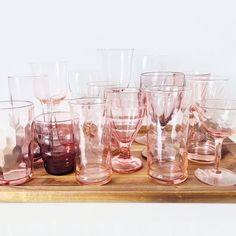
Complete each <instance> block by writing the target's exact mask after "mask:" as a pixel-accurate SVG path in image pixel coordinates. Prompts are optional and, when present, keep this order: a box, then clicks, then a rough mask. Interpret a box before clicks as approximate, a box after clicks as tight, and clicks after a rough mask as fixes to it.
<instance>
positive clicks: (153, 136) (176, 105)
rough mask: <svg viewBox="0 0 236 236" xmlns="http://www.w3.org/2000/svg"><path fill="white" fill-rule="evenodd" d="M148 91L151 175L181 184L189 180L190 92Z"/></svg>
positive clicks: (166, 88) (171, 89)
mask: <svg viewBox="0 0 236 236" xmlns="http://www.w3.org/2000/svg"><path fill="white" fill-rule="evenodd" d="M145 91H146V96H147V116H148V132H147V163H148V174H149V176H150V177H152V178H153V179H155V180H156V181H158V182H159V183H162V184H179V183H182V182H183V181H185V180H186V179H187V177H188V171H187V164H188V159H187V149H186V141H187V134H188V121H189V105H190V103H189V99H190V92H191V91H190V90H189V89H187V88H183V87H178V86H168V85H167V86H164V85H163V86H161V87H154V88H149V89H147V90H145Z"/></svg>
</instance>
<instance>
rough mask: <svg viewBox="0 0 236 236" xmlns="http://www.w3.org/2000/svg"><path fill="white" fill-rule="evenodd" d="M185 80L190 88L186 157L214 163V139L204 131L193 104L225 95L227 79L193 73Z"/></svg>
mask: <svg viewBox="0 0 236 236" xmlns="http://www.w3.org/2000/svg"><path fill="white" fill-rule="evenodd" d="M186 81H187V85H188V86H189V87H190V88H191V89H192V96H191V107H190V117H189V118H190V124H189V134H188V141H187V149H188V159H189V160H191V161H193V162H197V163H201V164H210V163H214V161H215V144H214V139H213V137H212V136H211V135H209V134H208V133H207V132H206V131H205V129H204V127H203V125H202V123H201V121H200V119H199V116H198V113H197V112H196V110H195V109H194V106H195V104H196V103H197V102H198V101H200V100H201V101H202V102H204V101H205V100H206V99H215V98H222V97H225V95H226V87H227V82H228V79H227V78H226V77H222V76H214V75H210V74H194V75H186Z"/></svg>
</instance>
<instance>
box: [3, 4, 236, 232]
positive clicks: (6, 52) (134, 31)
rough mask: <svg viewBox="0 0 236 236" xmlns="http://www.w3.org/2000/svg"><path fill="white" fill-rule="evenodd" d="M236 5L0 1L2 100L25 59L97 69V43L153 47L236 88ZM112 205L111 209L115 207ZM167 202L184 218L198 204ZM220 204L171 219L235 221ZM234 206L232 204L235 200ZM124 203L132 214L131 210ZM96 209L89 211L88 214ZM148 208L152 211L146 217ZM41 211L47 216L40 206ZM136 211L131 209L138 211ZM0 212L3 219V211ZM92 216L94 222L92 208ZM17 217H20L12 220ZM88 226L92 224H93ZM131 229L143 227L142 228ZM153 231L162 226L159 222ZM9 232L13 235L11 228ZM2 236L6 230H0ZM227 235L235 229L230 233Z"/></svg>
mask: <svg viewBox="0 0 236 236" xmlns="http://www.w3.org/2000/svg"><path fill="white" fill-rule="evenodd" d="M235 9H236V2H235V1H234V0H231V1H230V0H224V1H223V0H219V1H217V0H212V1H211V0H195V1H193V0H178V1H176V0H173V1H170V0H163V1H160V0H140V1H139V0H133V1H131V0H117V1H112V0H84V1H82V0H74V1H73V0H38V1H35V0H7V1H3V0H0V79H1V85H0V99H6V98H8V91H7V75H10V74H15V73H24V72H27V70H28V68H27V62H29V61H37V60H41V61H43V60H56V59H59V60H60V59H66V60H68V61H72V62H74V63H76V64H78V65H79V67H80V68H81V69H84V68H86V69H89V68H94V67H96V63H95V60H94V58H95V49H97V48H130V47H132V48H135V49H136V50H137V51H139V50H140V51H142V50H149V51H151V50H153V51H155V52H156V53H158V54H165V55H168V58H169V62H168V63H170V65H171V66H173V67H175V68H176V69H178V70H181V69H183V70H195V71H196V70H198V71H211V72H213V73H218V74H227V75H229V76H230V77H231V84H232V86H231V87H232V88H234V87H235V85H236V70H235V65H236V14H235ZM22 206H23V205H22ZM161 206H162V207H163V206H164V205H161ZM228 206H230V205H228ZM65 207H66V205H65ZM109 207H111V208H109V209H112V205H109ZM149 207H150V205H149ZM158 207H159V205H155V209H156V211H157V212H158V209H159V210H160V211H161V210H162V211H163V212H165V210H164V209H160V208H158ZM166 207H167V208H166V209H167V212H168V214H170V215H171V214H177V213H178V212H179V213H180V216H177V217H178V219H179V218H182V215H185V216H186V215H188V214H189V215H190V216H191V215H192V210H193V209H194V206H192V208H191V207H188V208H186V207H185V208H181V209H179V208H176V207H175V210H174V211H173V212H172V210H171V208H170V207H168V205H167V206H166ZM221 207H222V208H221V210H222V209H223V210H224V211H223V212H222V211H220V213H219V214H217V213H216V212H215V211H212V212H211V210H210V213H209V212H208V214H209V215H207V216H208V219H205V218H204V219H202V218H201V214H199V217H195V218H193V217H190V218H189V221H187V222H186V219H187V218H188V217H185V218H183V219H184V220H183V221H185V222H180V221H174V218H175V217H172V218H171V219H172V220H173V222H172V224H174V226H176V225H177V224H181V223H182V227H185V225H186V224H190V225H193V227H194V226H195V227H196V228H195V229H194V230H193V231H191V230H189V231H188V233H189V234H188V235H199V234H198V233H197V232H198V231H197V230H196V229H198V224H200V223H203V224H204V225H205V228H207V227H206V223H205V220H212V222H214V220H216V222H217V223H219V224H218V226H219V225H220V223H223V222H224V219H231V218H230V217H231V216H233V215H232V214H231V215H227V209H229V208H226V206H224V205H222V206H221ZM232 207H234V209H235V206H232ZM90 208H91V207H90ZM0 209H3V210H4V211H8V209H9V212H8V213H9V214H14V208H13V207H10V208H8V207H6V205H4V207H3V206H1V207H0ZM31 209H35V214H37V207H35V208H31ZM58 209H59V208H58ZM70 209H71V208H70ZM74 209H75V210H76V211H77V212H73V208H72V209H71V210H72V212H70V214H71V216H70V217H73V222H75V217H77V214H83V213H84V212H86V208H84V207H82V208H79V206H78V205H77V206H76V207H75V208H74ZM113 209H114V212H116V211H117V206H116V205H114V206H113ZM118 209H119V208H118ZM123 209H124V208H123ZM125 209H127V211H128V210H129V211H131V212H132V208H131V209H130V208H125ZM125 209H124V213H123V214H124V216H125V215H126V212H125V211H126V210H125ZM137 209H141V210H140V216H141V217H142V220H143V221H137V222H138V225H137V227H138V226H139V225H140V224H141V222H145V223H148V222H149V219H148V218H149V217H150V218H151V219H152V220H154V219H155V217H156V215H155V211H151V210H149V211H148V212H145V211H144V210H143V208H141V207H140V205H138V206H136V210H137ZM176 209H179V210H176ZM200 209H201V211H202V214H203V215H204V214H206V212H207V211H208V210H209V209H208V210H207V208H206V207H205V206H201V208H200ZM231 209H232V208H231ZM21 210H23V207H22V209H21ZM92 210H93V209H90V211H91V212H92ZM45 211H47V210H46V209H45ZM55 212H56V211H55ZM67 213H68V212H67ZM110 213H111V211H110ZM146 213H147V214H148V215H145V214H146ZM22 214H24V210H23V213H22ZM25 214H27V212H25ZM40 214H42V215H43V213H42V212H41V213H40ZM45 214H47V213H45ZM51 214H52V215H53V216H52V217H56V215H57V214H56V213H55V214H53V213H52V212H51ZM101 214H102V213H101ZM130 214H131V213H130ZM135 214H136V213H135V211H134V213H133V216H134V217H135ZM142 214H144V215H142ZM222 214H223V215H222ZM1 217H3V213H2V211H1V214H0V218H1ZM24 217H30V218H32V217H34V216H33V215H30V216H27V215H25V216H24ZM68 217H69V216H68ZM58 218H59V217H58ZM131 218H132V217H130V218H129V219H127V221H128V220H130V219H131ZM220 218H222V221H221V222H220V221H219V219H220ZM234 218H235V217H234ZM7 219H9V221H10V220H11V218H7ZM55 219H57V218H55ZM158 219H159V218H158ZM165 219H166V221H165V222H164V223H163V222H162V224H163V227H160V228H159V229H160V230H162V231H161V232H163V231H164V230H165V227H167V228H168V225H169V224H168V215H167V216H166V218H165ZM91 220H92V221H95V222H96V216H95V215H94V214H93V213H91ZM116 220H118V219H116ZM197 220H199V221H197ZM217 220H218V221H217ZM234 220H235V219H234ZM15 221H17V219H16V217H15V218H13V221H12V222H13V223H14V222H15ZM42 221H43V219H42ZM104 221H105V220H104ZM68 222H70V221H69V220H68ZM189 222H190V223H189ZM104 223H105V222H104ZM134 223H135V222H134ZM232 223H233V222H232V220H231V221H230V220H229V221H228V223H226V224H227V226H228V227H229V226H230V225H231V226H232V227H233V224H232ZM156 224H158V222H157V223H156ZM96 226H97V225H96ZM151 226H152V227H153V228H155V221H152V225H151ZM174 226H173V228H174ZM216 226H217V224H216V225H214V224H213V223H211V224H210V226H209V227H212V228H213V227H216ZM7 227H8V226H7ZM9 227H10V228H11V226H9ZM88 227H92V226H91V223H90V222H88ZM97 227H100V226H97ZM107 227H110V226H108V225H107ZM74 229H75V228H74ZM109 229H111V228H109ZM221 229H222V228H221ZM231 229H232V228H231ZM133 230H134V232H135V231H136V232H139V228H137V229H136V230H135V229H133ZM154 230H156V232H158V227H157V228H156V229H154ZM209 230H210V229H209ZM5 232H8V233H9V232H10V233H9V235H13V234H11V231H9V228H7V231H5ZM12 232H13V231H12ZM14 232H15V231H14ZM61 232H64V231H61ZM108 232H110V231H109V230H108ZM129 232H130V231H129ZM168 232H169V234H168V235H173V234H172V233H171V230H170V228H168ZM178 232H180V233H181V231H178ZM185 232H186V231H185ZM209 232H210V231H209ZM217 232H218V233H219V234H220V233H222V231H217V230H215V231H214V235H219V234H217ZM182 233H184V232H182ZM5 235H8V234H6V233H5V234H3V236H5ZM14 235H15V234H14ZM20 235H23V234H20ZM31 235H32V234H31ZM156 235H157V234H156ZM202 235H203V234H202ZM207 235H209V234H207ZM227 235H230V234H229V232H228V233H227ZM1 236H2V234H1Z"/></svg>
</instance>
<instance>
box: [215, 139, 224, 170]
mask: <svg viewBox="0 0 236 236" xmlns="http://www.w3.org/2000/svg"><path fill="white" fill-rule="evenodd" d="M223 141H224V139H223V138H216V139H215V167H214V168H215V170H216V174H220V173H221V171H220V161H221V150H222V143H223Z"/></svg>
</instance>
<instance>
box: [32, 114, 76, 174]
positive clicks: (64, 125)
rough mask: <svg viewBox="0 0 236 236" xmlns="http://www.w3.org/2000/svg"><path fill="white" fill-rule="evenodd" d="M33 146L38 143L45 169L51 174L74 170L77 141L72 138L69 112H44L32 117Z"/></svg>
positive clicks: (67, 172)
mask: <svg viewBox="0 0 236 236" xmlns="http://www.w3.org/2000/svg"><path fill="white" fill-rule="evenodd" d="M33 131H34V141H35V146H37V145H38V148H39V150H40V155H41V157H42V159H43V162H44V167H45V170H46V171H47V172H48V173H49V174H52V175H65V174H69V173H71V172H73V171H74V162H75V157H76V155H77V152H78V143H77V142H76V141H75V139H74V133H73V127H72V119H71V116H70V113H69V112H53V113H44V114H42V115H39V116H37V117H35V118H34V123H33Z"/></svg>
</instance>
